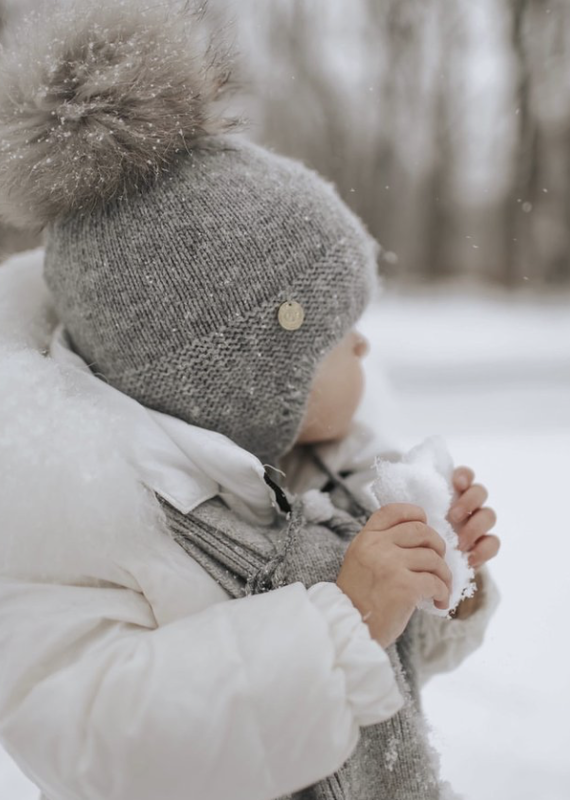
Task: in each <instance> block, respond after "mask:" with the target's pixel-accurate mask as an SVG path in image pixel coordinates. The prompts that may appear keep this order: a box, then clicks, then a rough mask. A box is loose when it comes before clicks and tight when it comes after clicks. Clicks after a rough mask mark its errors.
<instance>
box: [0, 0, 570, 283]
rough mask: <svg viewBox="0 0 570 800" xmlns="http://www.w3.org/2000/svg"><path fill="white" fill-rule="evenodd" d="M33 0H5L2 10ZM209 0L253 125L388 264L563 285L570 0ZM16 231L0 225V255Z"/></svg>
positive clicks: (567, 244) (407, 278) (412, 276)
mask: <svg viewBox="0 0 570 800" xmlns="http://www.w3.org/2000/svg"><path fill="white" fill-rule="evenodd" d="M174 1H175V0H171V2H174ZM35 3H37V0H0V7H2V6H3V17H4V20H5V22H6V24H7V25H9V24H10V20H11V19H13V18H14V17H16V16H17V15H18V13H23V12H24V11H25V10H26V9H27V8H29V7H30V6H32V5H34V4H35ZM210 5H211V7H212V8H213V9H214V11H216V12H217V13H219V14H220V15H221V16H222V17H231V18H232V19H233V21H234V23H235V25H236V35H235V39H236V43H237V46H238V48H239V51H240V61H239V63H240V72H241V75H240V78H241V79H243V81H244V85H245V96H244V93H242V94H241V95H240V96H239V97H238V99H237V102H238V106H239V107H240V108H243V107H244V106H245V107H246V110H247V113H248V114H249V116H250V117H251V119H252V121H253V122H252V125H251V127H250V128H249V135H251V136H252V137H253V138H255V139H256V140H257V141H260V142H262V143H264V144H266V145H269V146H272V147H275V148H276V149H277V150H279V151H281V152H284V153H286V154H289V155H292V156H296V157H298V158H301V159H302V160H304V161H305V162H306V163H308V164H310V165H311V166H313V167H315V168H316V169H317V170H318V171H320V172H322V173H323V174H325V175H327V176H328V177H329V178H331V179H332V180H333V181H334V182H335V183H336V184H337V186H338V187H339V189H340V191H341V193H342V195H343V196H344V198H345V199H346V200H347V201H348V202H349V203H350V205H351V206H352V207H353V208H354V209H355V210H356V211H357V212H358V213H359V214H360V215H361V216H362V217H363V218H364V219H365V221H366V222H367V224H368V226H369V228H370V229H371V231H372V232H373V233H374V234H375V236H376V237H377V238H378V239H379V241H380V242H381V244H382V245H383V247H384V249H385V252H384V264H383V265H382V266H383V272H384V273H385V274H386V275H387V276H388V277H389V278H390V277H393V278H394V279H397V281H401V282H403V283H409V282H412V283H417V282H421V283H426V282H433V281H437V280H439V279H446V278H455V279H465V278H466V279H472V280H475V281H481V282H492V283H494V284H498V285H503V286H506V287H517V286H523V285H525V284H526V285H529V284H530V285H531V286H533V288H536V289H543V288H548V287H550V288H552V287H556V288H558V287H560V286H561V285H566V286H568V285H570V224H569V223H570V2H568V0H477V2H472V0H270V1H269V0H210ZM24 242H25V240H24ZM22 244H23V242H22V238H21V237H20V236H17V235H16V234H15V233H14V232H13V231H8V230H6V229H4V230H2V231H1V233H0V257H1V256H2V254H3V255H4V256H6V255H7V254H8V252H11V251H13V250H14V249H17V248H18V247H21V246H22Z"/></svg>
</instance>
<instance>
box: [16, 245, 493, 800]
mask: <svg viewBox="0 0 570 800" xmlns="http://www.w3.org/2000/svg"><path fill="white" fill-rule="evenodd" d="M56 326H57V320H56V319H55V317H54V314H53V311H52V309H51V306H50V302H49V297H48V294H47V291H46V289H45V286H44V284H43V281H42V278H41V253H37V254H36V255H35V256H33V257H30V256H27V257H26V258H24V259H14V260H13V261H12V262H11V263H10V264H8V265H6V266H3V267H2V268H0V387H1V389H0V526H1V527H0V740H1V742H2V744H3V745H4V747H5V748H6V750H7V751H8V752H9V753H10V754H11V755H12V757H13V758H14V759H15V761H16V762H17V763H18V765H19V766H20V768H21V769H22V771H23V772H24V773H25V774H26V775H27V776H28V777H29V778H30V779H31V780H32V781H34V782H35V783H36V784H37V785H38V786H39V787H40V788H41V789H42V791H43V792H44V794H45V795H46V796H47V797H49V798H51V800H135V799H136V800H157V799H158V798H168V800H229V798H231V800H271V798H275V797H279V796H280V795H282V794H286V793H288V792H291V791H294V790H296V789H299V788H300V787H302V786H306V785H308V784H310V783H313V782H315V781H317V780H319V779H320V778H323V777H324V776H326V775H328V774H330V773H332V772H333V771H335V770H336V769H337V768H338V767H340V766H341V764H342V763H343V762H344V760H345V759H346V758H347V757H348V756H349V755H350V753H351V752H352V750H353V748H354V747H355V745H356V742H357V740H358V736H359V729H360V727H361V726H363V725H368V724H373V723H375V722H379V721H381V720H384V719H386V718H388V717H390V716H391V715H393V714H394V713H396V712H397V711H398V709H399V708H400V707H401V704H402V698H401V697H400V695H399V692H398V689H397V687H396V685H395V682H394V676H393V673H392V668H391V665H390V662H389V660H388V658H387V656H386V654H385V653H384V651H383V650H382V648H381V647H380V646H379V645H378V644H376V643H375V642H374V641H372V640H371V638H370V636H369V633H368V628H367V627H366V625H365V624H364V623H363V622H362V620H361V618H360V615H359V614H358V612H357V611H356V609H355V608H354V607H353V606H352V604H351V603H350V600H349V599H348V598H347V597H346V596H345V595H344V594H343V593H342V592H341V591H340V590H339V589H338V588H337V587H336V585H335V584H329V583H321V584H317V586H315V587H312V588H311V589H309V590H306V589H305V588H304V587H303V586H302V585H301V584H300V583H296V584H293V585H291V586H287V587H284V588H282V589H278V590H276V591H273V592H269V593H267V594H264V595H260V596H255V597H249V598H244V599H241V600H230V599H229V598H228V596H227V595H226V593H225V592H224V591H223V590H222V589H221V588H220V587H219V586H218V585H217V584H216V583H215V582H214V581H213V580H212V579H211V578H210V577H209V576H208V574H207V573H206V572H205V571H204V570H203V569H202V568H201V567H200V566H199V565H198V564H197V563H195V562H194V561H193V560H192V559H191V558H190V557H189V556H188V555H186V553H184V552H183V550H182V549H181V548H180V547H179V546H178V545H177V544H176V543H175V542H174V541H173V540H172V539H171V538H170V536H169V534H168V533H167V531H166V529H165V526H164V522H163V520H162V517H161V514H160V511H159V506H158V503H157V501H156V500H155V498H154V491H156V492H158V493H159V494H162V495H163V496H164V497H167V498H168V499H169V500H170V501H171V502H173V503H174V504H175V505H177V507H178V508H180V509H181V510H183V511H188V510H190V509H192V508H195V507H196V506H197V505H199V503H201V502H203V501H205V500H206V499H208V498H210V497H213V496H216V495H221V496H222V497H223V498H224V500H225V501H226V502H227V503H228V504H229V505H230V506H233V507H234V509H235V511H236V513H239V514H241V515H243V516H245V517H248V518H250V519H252V520H256V521H263V520H264V519H269V518H270V517H271V515H272V514H273V513H274V512H273V504H274V498H273V496H272V492H271V490H270V489H269V488H268V486H267V485H266V484H265V482H264V481H263V472H264V470H263V467H262V466H261V464H260V463H259V461H257V459H256V458H255V457H254V456H252V455H251V454H249V453H246V452H245V451H243V450H241V449H240V448H238V447H237V446H236V445H235V444H233V443H232V442H230V441H229V440H227V439H225V438H224V437H221V436H219V435H217V434H213V433H208V432H205V431H201V430H199V429H196V428H192V427H191V426H187V425H184V423H182V422H180V421H178V420H173V419H172V418H169V417H164V416H163V415H159V414H156V413H154V412H148V411H147V410H146V409H144V408H142V407H141V406H139V405H138V404H136V403H134V402H133V401H132V400H129V399H128V398H124V396H123V395H119V393H117V392H114V390H112V389H110V388H109V387H107V386H105V384H103V383H102V382H101V381H99V380H97V379H96V378H94V377H93V376H92V375H91V374H90V373H89V371H88V370H86V369H85V366H84V365H83V364H82V362H81V361H80V360H78V359H76V357H74V356H73V355H72V354H70V353H69V352H67V351H66V350H65V347H64V339H63V338H62V337H61V336H57V335H56V336H55V338H54V330H55V329H56ZM48 348H51V356H52V357H48V358H46V357H44V356H45V355H46V352H47V350H48ZM365 436H366V437H368V433H365ZM361 437H362V431H359V430H358V429H355V432H354V435H353V436H352V437H351V438H350V439H349V440H347V441H345V442H344V443H342V445H341V446H338V447H332V448H331V447H329V448H324V449H323V452H322V455H323V457H326V458H327V459H328V460H329V462H330V463H331V464H332V465H333V466H334V467H335V468H337V469H338V468H339V467H341V466H344V467H347V468H352V469H354V468H355V467H357V466H359V464H360V465H361V466H367V465H369V464H370V463H371V460H372V459H371V457H370V453H368V455H366V453H365V452H364V451H363V450H362V439H361ZM355 450H356V451H358V457H357V458H356V459H355V457H354V451H355ZM304 480H305V485H304V487H303V488H304V489H307V490H308V489H314V488H315V486H316V485H318V480H317V479H316V478H315V476H314V475H313V476H311V474H310V472H307V473H306V478H304ZM150 489H152V490H153V491H150ZM486 582H487V601H486V603H485V604H484V606H483V607H482V608H481V609H480V610H479V611H478V612H477V613H476V614H474V615H473V617H471V618H470V619H469V620H468V621H466V622H459V621H448V620H441V619H438V618H436V617H432V616H427V615H426V616H425V617H423V625H424V632H423V638H422V642H423V645H422V647H423V657H424V664H423V673H424V677H428V676H429V675H430V674H432V673H433V672H435V671H438V670H442V669H451V668H452V667H454V666H455V665H457V664H458V663H459V662H460V661H461V660H462V659H463V658H465V656H466V655H468V654H469V653H470V652H471V651H472V650H473V649H475V648H476V647H477V646H478V645H479V644H480V642H481V640H482V637H483V631H484V628H485V625H486V622H487V620H488V617H489V615H490V614H491V612H492V610H493V608H494V605H495V603H496V595H495V592H494V589H493V584H492V582H491V581H490V578H489V576H488V573H487V574H486Z"/></svg>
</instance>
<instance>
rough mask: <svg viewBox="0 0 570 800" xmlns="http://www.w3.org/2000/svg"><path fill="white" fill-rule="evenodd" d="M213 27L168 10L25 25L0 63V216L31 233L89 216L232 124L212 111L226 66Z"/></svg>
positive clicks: (187, 10) (35, 18)
mask: <svg viewBox="0 0 570 800" xmlns="http://www.w3.org/2000/svg"><path fill="white" fill-rule="evenodd" d="M50 6H51V4H50ZM210 23H211V20H210V17H209V15H208V14H206V13H205V10H204V4H202V5H200V6H197V5H195V4H194V5H190V4H188V3H185V4H182V5H181V4H180V3H173V2H172V0H170V2H165V0H163V2H159V0H153V2H150V1H149V0H102V2H99V3H97V2H92V3H86V2H85V1H84V0H82V1H81V2H77V0H75V2H73V3H72V4H71V5H65V4H64V5H62V6H61V7H59V9H58V10H57V11H55V12H54V10H53V7H51V9H50V12H49V15H47V14H41V13H36V14H33V15H31V16H29V17H27V18H26V21H25V23H24V24H23V27H18V28H17V29H16V30H15V31H14V32H13V37H12V42H11V43H10V42H7V43H6V44H5V46H4V48H3V52H2V56H1V59H0V215H1V216H3V217H5V218H6V219H7V220H8V221H9V222H11V223H12V224H14V225H17V226H20V227H29V228H33V227H36V228H37V227H43V226H44V225H46V224H47V223H49V222H52V221H54V220H56V219H59V218H62V217H66V216H68V215H70V214H75V213H77V212H88V211H89V210H91V209H93V208H94V207H96V206H100V205H102V204H105V203H107V202H109V201H112V200H115V199H117V198H119V197H122V196H123V195H125V194H129V193H131V192H133V191H137V190H140V189H142V188H144V187H146V186H149V185H151V184H152V183H153V182H154V181H155V180H156V179H157V178H158V177H159V176H160V175H161V174H162V173H164V172H165V171H168V170H169V168H170V167H171V166H172V165H173V164H174V163H175V162H176V161H177V160H178V159H179V158H180V157H181V156H182V155H184V154H185V153H187V152H188V151H190V150H192V149H193V148H196V147H200V146H201V144H200V143H201V142H202V141H204V139H205V138H206V137H207V136H208V135H210V134H218V133H223V132H225V131H227V130H229V129H230V128H232V127H233V126H235V125H236V122H237V121H236V120H234V119H226V118H225V117H224V116H223V114H221V113H220V112H219V111H217V110H216V108H215V101H216V100H218V99H219V98H220V96H221V95H222V93H223V92H224V90H225V89H227V87H228V85H229V77H230V56H229V53H228V51H227V48H225V46H223V47H219V46H218V47H216V46H214V44H213V39H212V34H211V24H210Z"/></svg>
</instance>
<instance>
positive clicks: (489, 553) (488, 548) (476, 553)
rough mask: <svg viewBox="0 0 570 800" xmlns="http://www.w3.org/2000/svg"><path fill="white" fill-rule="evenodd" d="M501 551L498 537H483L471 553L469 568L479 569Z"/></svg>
mask: <svg viewBox="0 0 570 800" xmlns="http://www.w3.org/2000/svg"><path fill="white" fill-rule="evenodd" d="M500 549H501V540H500V539H499V537H498V536H495V535H493V534H491V536H482V537H481V539H479V541H478V542H477V544H476V545H475V547H474V548H473V550H471V552H470V553H469V566H470V567H473V568H474V569H477V568H478V567H481V566H482V565H483V564H484V563H485V562H486V561H489V560H490V559H491V558H494V557H495V556H496V555H497V553H498V552H499V550H500Z"/></svg>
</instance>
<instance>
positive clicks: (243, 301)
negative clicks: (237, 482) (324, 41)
mask: <svg viewBox="0 0 570 800" xmlns="http://www.w3.org/2000/svg"><path fill="white" fill-rule="evenodd" d="M69 13H70V12H68V11H66V12H65V14H62V15H61V20H63V21H64V25H65V27H64V28H62V29H61V30H60V31H59V32H58V33H57V35H55V36H54V32H53V31H49V30H48V31H46V32H45V34H44V37H43V38H41V39H40V42H35V43H34V47H35V50H34V63H33V65H30V69H31V70H32V73H33V71H34V70H35V73H36V76H35V78H34V79H33V80H32V83H33V82H34V81H35V83H36V87H35V88H36V91H35V93H31V92H30V88H34V87H30V78H29V76H28V78H27V85H26V86H24V87H22V86H21V83H22V81H21V79H19V78H18V77H17V75H16V70H13V71H12V73H10V69H9V66H10V65H9V64H8V68H6V67H5V68H4V76H6V75H7V74H8V75H9V77H10V79H11V83H10V91H9V92H6V93H5V95H4V97H3V98H2V101H1V103H0V106H1V108H0V126H2V127H1V128H0V133H1V134H3V135H0V139H3V150H4V152H3V153H2V152H0V156H1V157H2V158H3V166H2V165H0V187H1V189H2V194H3V196H4V198H5V200H4V201H0V205H2V202H3V205H4V208H6V209H8V208H11V209H14V208H15V209H16V211H15V212H14V211H12V217H13V218H14V217H17V216H18V215H20V216H21V215H22V213H23V212H22V209H25V214H33V215H35V218H36V219H40V220H41V222H42V223H44V224H45V225H46V230H47V250H46V261H45V276H46V280H47V283H48V286H49V288H50V290H51V292H52V293H53V297H54V300H55V304H56V309H57V312H58V314H59V316H60V318H61V320H62V321H63V322H64V324H65V327H66V329H67V331H68V334H69V336H70V339H71V341H72V344H73V346H74V348H75V349H76V350H77V352H78V353H79V354H80V355H81V356H82V357H83V358H84V359H85V360H86V361H87V362H88V363H89V364H90V366H91V369H92V370H93V371H94V372H95V373H96V374H97V375H99V376H100V377H102V378H104V379H105V380H106V381H108V382H109V383H110V384H112V385H113V386H115V387H116V388H117V389H119V390H120V391H122V392H124V393H126V394H128V395H130V396H132V397H133V398H135V399H136V400H138V401H139V402H141V403H143V404H144V405H146V406H148V407H150V408H153V409H157V410H159V411H162V412H164V413H167V414H171V415H174V416H177V417H180V418H181V419H183V420H185V421H187V422H189V423H192V424H195V425H199V426H201V427H204V428H208V429H212V430H217V431H219V432H221V433H224V434H226V435H227V436H229V437H230V438H231V439H233V440H234V441H236V442H237V443H238V444H240V445H242V446H243V447H246V448H247V449H249V450H251V451H252V452H254V453H255V454H256V455H258V456H259V457H260V458H261V459H262V460H264V461H266V462H273V463H275V462H276V460H277V459H278V457H279V456H281V455H282V454H284V453H285V452H287V450H289V449H290V448H291V446H292V445H293V443H294V442H295V439H296V437H297V435H298V432H299V429H300V426H301V424H302V421H303V415H304V413H305V409H306V404H307V399H308V395H309V392H310V388H311V383H312V380H313V378H314V375H315V371H316V369H317V367H318V365H319V363H320V362H321V361H322V359H323V357H324V356H325V355H326V353H327V352H328V351H329V350H330V349H331V348H333V347H334V346H335V344H337V343H338V342H339V341H340V340H341V339H342V338H343V337H344V335H345V334H346V333H347V331H348V330H349V329H350V328H351V327H352V326H353V325H354V323H355V322H356V320H357V319H358V318H359V316H360V315H361V313H362V311H363V310H364V308H365V306H366V304H367V302H368V299H369V297H370V294H371V290H372V287H373V283H374V267H375V260H376V258H375V257H376V252H377V245H376V243H375V242H374V240H373V239H372V238H371V237H370V236H369V234H368V233H367V232H366V230H365V228H364V227H363V225H362V223H361V222H360V221H359V220H358V219H357V218H356V217H355V216H354V215H353V214H352V212H351V211H350V210H349V209H348V208H347V207H346V206H345V205H344V204H343V202H342V201H341V200H340V198H339V197H338V195H337V193H336V191H335V190H334V188H333V187H332V186H331V185H330V184H328V183H327V182H325V181H323V180H322V179H321V178H320V177H319V176H317V175H316V174H315V173H314V172H312V171H310V170H308V169H307V168H305V167H304V166H302V165H301V164H300V163H297V162H295V161H292V160H289V159H285V158H282V157H280V156H277V155H275V154H273V153H271V152H269V151H267V150H265V149H262V148H260V147H258V146H255V145H253V144H251V143H248V142H246V141H244V140H242V139H241V138H239V137H238V136H236V135H235V134H230V133H228V128H229V127H230V123H228V122H227V121H225V120H223V119H222V118H220V117H218V116H216V115H215V113H214V112H213V111H212V110H211V108H212V102H211V101H212V100H213V98H214V97H215V96H216V95H217V94H218V93H219V90H220V88H221V87H222V86H223V84H224V83H225V81H226V78H227V72H228V71H227V64H226V63H225V61H224V59H223V58H220V60H219V61H216V60H215V59H212V56H211V43H208V45H207V49H206V51H205V52H207V53H208V60H207V61H206V60H205V56H204V51H203V48H204V47H205V45H204V44H203V42H202V40H200V43H199V45H197V44H193V42H194V40H195V39H196V26H197V25H198V23H199V22H200V20H198V19H197V17H196V15H195V14H190V13H188V12H187V11H186V12H185V13H184V14H182V12H180V13H179V14H178V15H175V17H177V18H175V19H173V17H172V12H170V13H169V14H165V12H164V10H161V9H160V8H158V9H155V8H153V9H152V10H150V9H146V10H145V11H144V12H141V9H140V6H137V7H136V8H135V6H134V5H132V4H129V3H127V4H126V5H125V4H122V5H120V13H118V12H117V9H116V8H112V7H104V8H103V9H97V10H95V11H91V12H90V13H89V14H87V15H83V17H82V18H81V19H79V18H78V17H77V16H76V17H75V18H74V20H73V25H71V26H70V24H69V17H68V16H67V15H68V14H69ZM182 23H183V24H182ZM55 24H61V21H60V20H56V23H55ZM70 31H71V33H70ZM201 36H202V38H203V29H202V34H201ZM45 37H49V38H45ZM103 37H104V41H102V39H103ZM193 37H194V38H193ZM54 41H55V42H56V43H59V46H57V47H54V45H53V42H54ZM42 42H43V43H44V46H43V50H42V47H41V46H40V45H41V43H42ZM191 45H192V46H193V48H194V49H192V47H191ZM199 47H202V51H200V50H199ZM189 50H190V51H191V58H190V57H189V56H188V52H189ZM165 53H167V55H165ZM42 54H45V58H43V61H42ZM200 54H201V60H200V58H199V56H200ZM149 64H150V65H151V67H150V68H149ZM21 71H22V70H21V68H20V70H19V72H20V73H21ZM125 73H126V74H127V75H128V76H129V78H130V80H129V81H128V82H127V81H125ZM135 81H136V83H135ZM15 82H16V84H17V91H15V89H14V83H15ZM37 85H39V86H40V87H41V93H38V91H37ZM133 86H134V87H135V88H134V89H133ZM38 95H40V97H41V100H39V101H38ZM14 98H15V99H14ZM46 98H47V99H46ZM38 103H41V104H42V107H41V109H40V110H41V111H43V112H44V114H45V117H46V119H45V120H44V122H43V128H42V125H41V124H40V125H38V116H39V112H38V108H37V106H38ZM48 112H49V113H48ZM143 114H144V116H143ZM141 116H142V122H141ZM32 119H33V125H34V126H35V127H34V131H33V132H34V138H35V141H33V142H32V141H31V137H30V135H29V134H30V130H31V128H32V122H31V120H32ZM7 122H8V125H10V126H11V128H10V129H11V130H12V132H13V131H14V130H17V131H18V136H16V135H14V134H13V135H12V138H11V139H10V137H7V136H6V132H7V130H8V125H7ZM38 128H39V130H38ZM23 132H24V133H23ZM34 158H35V160H34ZM18 161H19V164H18ZM22 162H24V163H27V164H30V163H31V164H32V173H33V172H35V176H34V177H33V178H32V180H31V181H30V180H29V179H28V185H26V183H25V181H24V182H23V181H22V172H23V170H22V167H21V164H22ZM18 176H19V177H18ZM32 197H33V201H31V198H32Z"/></svg>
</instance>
